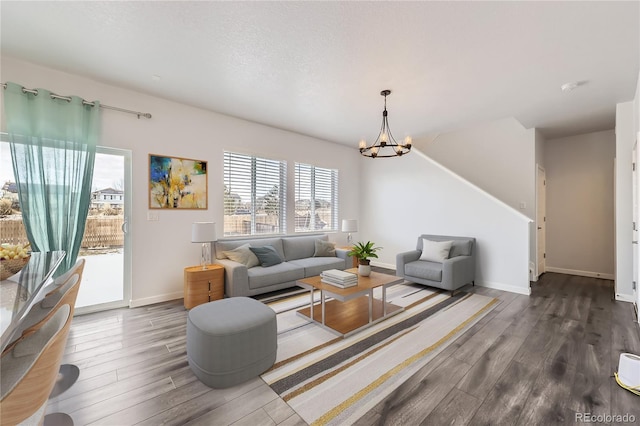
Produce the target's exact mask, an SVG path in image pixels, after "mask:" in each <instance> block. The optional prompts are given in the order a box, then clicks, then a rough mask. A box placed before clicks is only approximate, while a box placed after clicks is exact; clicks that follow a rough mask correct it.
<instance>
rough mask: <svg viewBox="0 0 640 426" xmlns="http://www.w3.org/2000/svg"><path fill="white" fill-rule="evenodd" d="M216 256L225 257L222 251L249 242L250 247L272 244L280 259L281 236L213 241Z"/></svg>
mask: <svg viewBox="0 0 640 426" xmlns="http://www.w3.org/2000/svg"><path fill="white" fill-rule="evenodd" d="M214 244H215V247H216V258H217V259H226V256H225V255H224V252H225V251H227V250H233V249H234V248H237V247H240V246H241V245H243V244H249V245H250V246H251V247H263V246H272V247H273V248H275V249H276V252H277V253H278V254H279V255H280V258H281V259H284V251H283V250H282V238H252V239H246V240H229V241H226V240H219V241H216V242H215V243H214Z"/></svg>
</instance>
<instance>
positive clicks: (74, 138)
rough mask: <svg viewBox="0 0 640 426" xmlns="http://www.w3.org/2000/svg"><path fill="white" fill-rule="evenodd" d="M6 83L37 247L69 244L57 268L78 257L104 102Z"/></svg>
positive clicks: (27, 218)
mask: <svg viewBox="0 0 640 426" xmlns="http://www.w3.org/2000/svg"><path fill="white" fill-rule="evenodd" d="M37 92H38V94H37V95H35V94H32V93H28V92H24V91H23V90H22V86H20V85H17V84H14V83H7V86H6V89H5V95H4V108H5V119H6V127H7V133H8V134H9V143H10V147H11V156H12V157H13V173H14V175H15V178H16V184H17V187H18V196H19V200H20V210H21V211H22V218H23V221H24V226H25V230H26V232H27V238H28V239H29V242H30V243H31V248H32V250H33V251H52V250H64V251H65V252H66V253H67V255H66V257H65V260H64V263H63V264H62V265H61V266H60V268H58V271H57V273H56V276H57V275H60V274H62V273H64V272H65V271H67V270H68V269H69V268H71V266H73V264H74V263H75V261H76V259H77V257H78V252H79V251H80V244H81V243H82V237H83V235H84V228H85V222H86V220H87V214H88V212H89V203H90V201H91V181H92V179H93V165H94V161H95V155H96V145H97V141H98V137H99V133H100V111H99V103H98V102H97V101H95V102H94V104H95V106H90V105H84V104H83V101H82V99H81V98H78V97H76V96H73V97H71V100H70V101H67V100H65V99H55V98H52V97H51V92H49V91H48V90H44V89H37Z"/></svg>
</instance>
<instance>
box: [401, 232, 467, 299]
mask: <svg viewBox="0 0 640 426" xmlns="http://www.w3.org/2000/svg"><path fill="white" fill-rule="evenodd" d="M423 238H424V239H426V240H429V241H435V242H444V241H452V245H451V249H450V250H449V252H448V253H446V254H445V255H444V256H443V257H446V258H444V259H443V260H442V261H428V260H421V259H420V257H421V255H422V251H423ZM475 244H476V239H475V238H473V237H452V236H446V235H426V234H423V235H420V236H419V237H418V243H417V244H416V249H415V250H411V251H407V252H404V253H399V254H397V255H396V275H397V276H399V277H402V278H404V279H405V280H407V281H411V282H414V283H418V284H425V285H428V286H431V287H437V288H441V289H444V290H450V291H451V294H453V293H454V292H455V290H457V289H459V288H460V287H462V286H464V285H466V284H469V283H472V284H475V273H476V255H475ZM445 251H446V250H445Z"/></svg>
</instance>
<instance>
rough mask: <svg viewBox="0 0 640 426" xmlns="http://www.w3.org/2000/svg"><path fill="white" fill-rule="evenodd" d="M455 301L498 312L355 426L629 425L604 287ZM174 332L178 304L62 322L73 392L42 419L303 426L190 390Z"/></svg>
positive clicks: (633, 348)
mask: <svg viewBox="0 0 640 426" xmlns="http://www.w3.org/2000/svg"><path fill="white" fill-rule="evenodd" d="M378 270H380V269H378ZM387 272H391V271H388V270H387ZM465 290H468V291H473V292H477V293H481V294H485V295H489V296H493V297H497V298H499V299H500V301H501V302H500V304H499V305H498V306H497V307H496V308H495V309H494V310H493V311H492V312H490V313H489V314H488V315H487V316H485V317H484V318H483V319H482V320H481V321H480V322H478V323H477V324H476V325H474V326H473V327H472V328H471V329H469V330H468V331H467V332H466V333H464V334H463V335H462V336H461V337H459V338H458V339H457V340H456V341H455V342H453V343H452V344H451V345H450V346H449V347H447V349H446V350H445V351H443V352H442V353H441V354H439V355H438V356H437V357H436V358H435V359H433V360H432V361H431V362H429V363H428V364H427V365H426V366H425V367H424V368H422V369H421V370H420V371H419V372H418V373H416V374H415V375H414V376H413V377H412V378H411V379H410V380H408V381H407V382H405V383H404V384H403V385H402V386H400V387H399V388H398V389H397V390H396V391H395V392H393V393H392V394H391V395H389V397H388V398H387V399H386V400H385V401H383V402H381V403H379V404H378V406H377V407H376V408H375V409H374V410H372V411H370V412H369V413H368V414H367V415H366V416H365V417H363V418H362V419H360V421H359V422H358V424H360V425H373V424H402V425H414V424H427V425H443V424H459V425H485V424H486V425H489V424H490V425H496V424H511V425H532V424H540V425H552V424H574V423H580V422H579V421H578V422H576V419H577V418H576V415H578V416H579V415H580V414H581V413H591V415H620V416H622V415H625V414H628V415H633V416H635V420H636V423H640V398H639V397H638V396H635V395H633V394H631V393H630V392H627V391H625V390H623V389H621V388H620V387H619V386H618V385H617V384H616V382H615V380H614V378H613V377H612V376H613V372H614V371H616V370H617V367H618V358H619V355H620V353H622V352H631V353H635V354H640V328H639V327H638V324H637V323H636V322H635V321H636V319H635V314H634V312H633V306H632V305H631V304H630V303H623V302H615V301H613V300H612V295H613V283H612V281H609V280H602V279H595V278H585V277H577V276H570V275H562V274H553V273H547V274H545V275H543V276H542V278H541V280H540V281H538V282H537V283H534V284H533V285H532V295H531V296H530V297H527V296H522V295H516V294H513V293H506V292H502V291H497V290H491V289H487V288H483V287H478V286H476V287H467V288H465ZM185 323H186V311H185V310H184V308H183V307H182V301H181V300H178V301H174V302H167V303H162V304H158V305H152V306H147V307H141V308H135V309H118V310H112V311H107V312H101V313H95V314H89V315H84V316H79V317H76V318H74V321H73V323H72V328H71V333H70V336H69V340H68V344H67V350H66V355H65V359H64V362H66V363H74V364H76V365H78V366H79V367H80V369H81V376H80V380H79V381H78V382H77V383H76V384H75V385H74V386H73V387H72V388H71V389H70V390H68V391H67V392H66V393H63V394H62V395H60V396H59V397H57V398H56V399H53V400H51V402H50V403H49V406H48V407H47V412H50V413H51V412H66V413H68V414H70V415H71V417H72V418H73V420H74V423H75V425H85V424H104V425H133V424H146V425H158V424H175V425H182V424H201V425H213V424H220V425H228V424H234V425H276V424H278V425H303V424H305V423H304V421H302V419H301V418H300V417H299V416H298V415H297V414H296V413H295V412H294V411H293V410H292V409H291V408H290V407H289V406H288V405H287V404H286V403H285V402H283V401H282V400H281V399H280V398H279V397H278V396H277V394H275V393H274V392H273V391H272V390H271V389H270V388H269V387H268V386H267V385H266V384H264V382H262V380H261V379H259V378H258V379H255V380H252V381H249V382H247V383H245V384H242V385H239V386H236V387H234V388H230V389H226V390H215V389H210V388H208V387H207V386H205V385H203V384H202V383H200V381H198V380H197V379H196V377H195V376H194V375H193V374H192V373H191V371H190V370H189V367H188V365H187V361H186V349H185V348H186V336H185V329H186V327H185ZM613 420H615V419H613ZM618 423H621V422H616V421H605V422H604V424H618Z"/></svg>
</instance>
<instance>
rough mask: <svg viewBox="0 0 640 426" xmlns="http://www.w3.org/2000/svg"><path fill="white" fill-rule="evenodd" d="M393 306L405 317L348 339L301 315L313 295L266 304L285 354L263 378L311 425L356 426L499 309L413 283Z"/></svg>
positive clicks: (395, 296)
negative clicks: (401, 385)
mask: <svg viewBox="0 0 640 426" xmlns="http://www.w3.org/2000/svg"><path fill="white" fill-rule="evenodd" d="M374 297H377V298H381V297H382V296H381V293H380V292H378V293H374ZM315 298H316V300H317V299H319V293H318V292H316V294H315ZM387 300H388V301H390V302H391V303H394V304H396V305H400V306H403V307H404V308H405V310H404V311H403V312H401V313H400V314H397V315H395V316H392V317H390V318H388V319H387V320H385V321H382V322H380V323H378V324H376V325H374V326H373V327H370V328H368V329H365V330H363V331H361V332H359V333H356V334H354V335H352V336H349V337H347V338H344V339H343V338H342V337H337V336H336V335H335V334H333V333H331V332H329V331H327V330H325V329H323V328H322V327H320V326H318V325H315V324H312V323H309V322H308V321H306V320H305V319H304V318H302V317H300V316H299V315H297V314H296V310H298V309H300V308H302V307H305V306H308V304H309V302H310V294H309V293H308V292H307V293H303V294H299V295H295V296H292V297H288V298H285V299H283V300H278V301H273V302H267V303H268V305H269V306H271V307H272V308H273V309H274V310H275V311H276V313H277V319H278V355H277V359H276V363H275V364H274V366H273V367H272V368H271V369H270V370H269V371H267V372H266V373H264V374H263V375H262V379H263V380H264V381H265V382H266V383H267V384H268V385H269V386H271V388H272V389H273V390H274V391H275V392H276V393H278V395H280V396H281V397H282V398H283V399H284V400H285V401H286V402H287V403H288V404H289V405H290V406H291V407H292V408H293V409H294V410H295V411H296V412H297V413H298V414H299V415H300V417H302V418H303V419H304V420H305V421H306V422H307V423H309V424H312V425H316V424H317V425H324V424H335V425H344V424H351V423H354V422H355V421H356V420H358V419H359V418H360V417H362V416H363V415H364V414H365V413H367V411H369V410H371V409H372V408H373V407H375V406H376V404H377V403H378V402H380V401H381V400H383V399H384V398H385V397H386V396H387V395H389V394H390V393H391V392H392V391H393V390H394V389H396V388H397V387H398V386H400V384H402V383H403V382H404V381H405V380H406V379H408V378H409V377H410V376H411V375H413V374H414V373H415V372H416V371H417V370H418V369H420V368H421V367H422V366H424V365H425V364H426V363H427V362H429V360H431V359H432V358H433V357H435V356H436V355H437V354H438V353H440V352H441V351H442V350H444V349H445V348H446V347H447V345H448V344H449V343H450V342H452V341H454V340H455V339H456V337H458V336H459V335H460V334H462V333H463V332H464V331H466V330H467V329H468V328H469V327H471V326H472V325H473V324H475V323H476V322H477V321H478V320H480V319H481V318H482V317H483V316H484V315H486V314H487V313H488V312H490V311H491V309H493V308H494V307H495V306H496V304H497V299H494V298H491V297H487V296H483V295H479V294H469V293H464V292H461V293H458V294H456V296H454V297H451V296H450V293H448V292H447V293H445V292H441V291H434V289H429V288H427V287H424V286H420V285H416V284H411V283H405V284H399V285H395V286H393V287H390V288H389V289H388V290H387Z"/></svg>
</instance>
